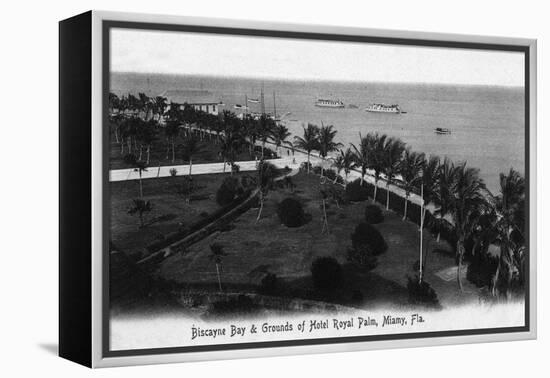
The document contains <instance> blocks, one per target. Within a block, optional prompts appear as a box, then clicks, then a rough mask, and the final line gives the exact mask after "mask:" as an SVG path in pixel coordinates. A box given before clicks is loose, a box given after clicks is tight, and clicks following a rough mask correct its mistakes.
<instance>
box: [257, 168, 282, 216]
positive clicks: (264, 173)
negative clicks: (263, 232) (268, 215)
mask: <svg viewBox="0 0 550 378" xmlns="http://www.w3.org/2000/svg"><path fill="white" fill-rule="evenodd" d="M275 176H277V168H275V166H274V165H273V164H271V163H268V162H266V161H264V160H263V159H262V160H260V163H259V164H258V177H257V185H258V189H259V195H260V209H259V210H258V216H257V217H256V222H258V221H259V220H260V217H261V216H262V210H263V208H264V202H265V198H266V197H267V194H268V192H269V190H270V189H271V188H272V187H273V182H274V181H275Z"/></svg>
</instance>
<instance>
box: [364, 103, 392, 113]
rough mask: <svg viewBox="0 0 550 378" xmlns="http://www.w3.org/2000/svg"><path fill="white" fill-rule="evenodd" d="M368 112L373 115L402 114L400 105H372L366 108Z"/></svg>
mask: <svg viewBox="0 0 550 378" xmlns="http://www.w3.org/2000/svg"><path fill="white" fill-rule="evenodd" d="M365 111H366V112H372V113H393V114H400V113H401V109H400V108H399V105H396V104H394V105H386V104H371V105H369V106H367V107H366V108H365Z"/></svg>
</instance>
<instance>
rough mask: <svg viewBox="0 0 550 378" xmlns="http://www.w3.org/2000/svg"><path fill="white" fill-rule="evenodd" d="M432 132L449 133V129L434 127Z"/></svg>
mask: <svg viewBox="0 0 550 378" xmlns="http://www.w3.org/2000/svg"><path fill="white" fill-rule="evenodd" d="M434 132H435V133H436V134H450V133H451V129H446V128H444V127H436V128H435V130H434Z"/></svg>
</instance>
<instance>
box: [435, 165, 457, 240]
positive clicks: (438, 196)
mask: <svg viewBox="0 0 550 378" xmlns="http://www.w3.org/2000/svg"><path fill="white" fill-rule="evenodd" d="M455 175H456V167H455V165H454V163H453V162H452V161H451V160H450V159H449V158H447V157H445V159H444V160H443V162H442V163H440V164H439V170H438V174H437V186H436V191H435V193H434V203H435V204H436V205H437V207H438V208H437V209H436V210H435V212H434V215H435V216H437V219H436V222H437V228H438V232H437V242H438V243H439V241H440V240H441V229H442V228H443V226H444V224H448V222H447V221H446V220H445V217H446V216H447V215H448V214H449V213H450V211H451V201H452V191H453V186H454V183H455Z"/></svg>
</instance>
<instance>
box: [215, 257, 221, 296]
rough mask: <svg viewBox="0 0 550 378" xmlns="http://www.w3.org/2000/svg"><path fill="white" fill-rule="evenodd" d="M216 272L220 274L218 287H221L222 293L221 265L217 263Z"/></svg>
mask: <svg viewBox="0 0 550 378" xmlns="http://www.w3.org/2000/svg"><path fill="white" fill-rule="evenodd" d="M216 274H217V276H218V288H219V289H220V293H221V292H222V279H221V277H220V265H219V264H218V263H216Z"/></svg>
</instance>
